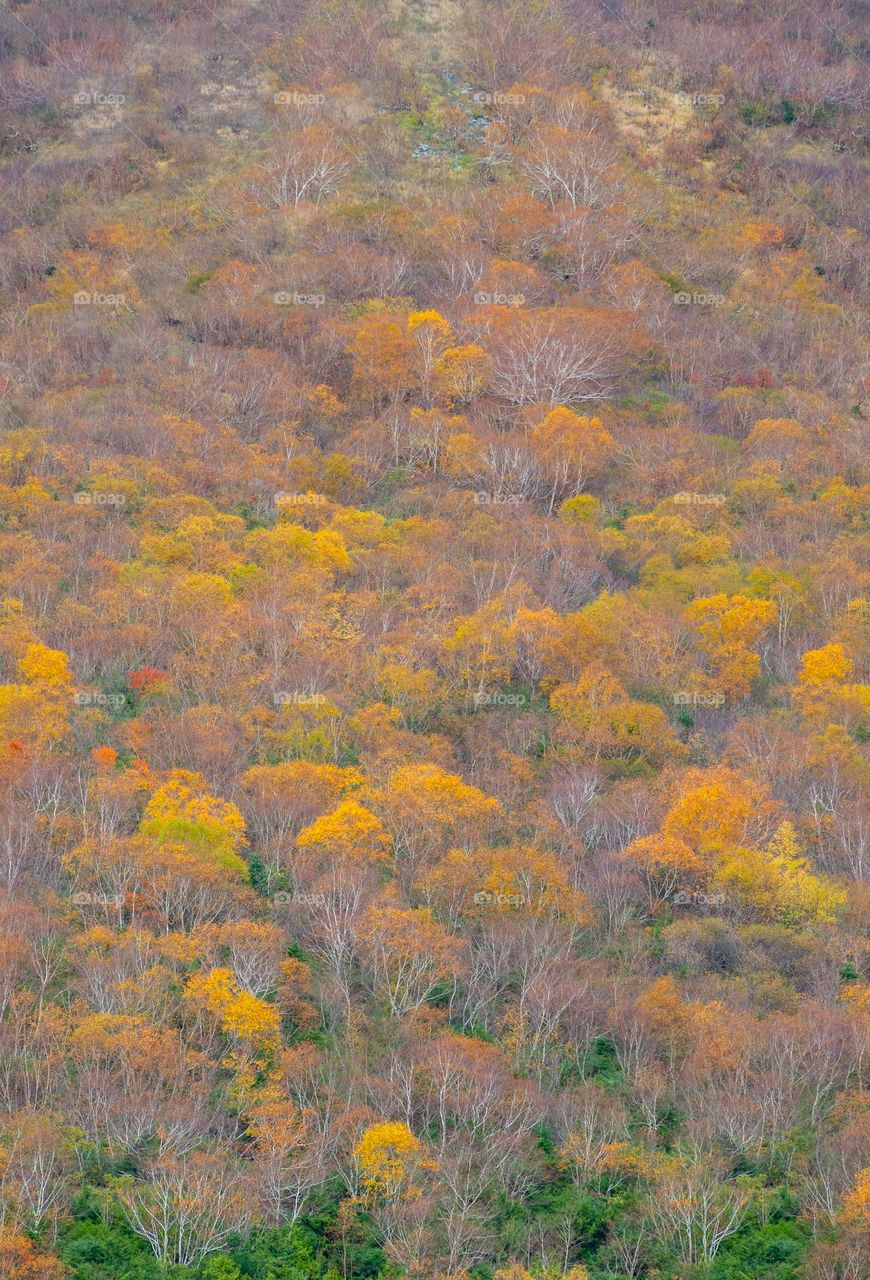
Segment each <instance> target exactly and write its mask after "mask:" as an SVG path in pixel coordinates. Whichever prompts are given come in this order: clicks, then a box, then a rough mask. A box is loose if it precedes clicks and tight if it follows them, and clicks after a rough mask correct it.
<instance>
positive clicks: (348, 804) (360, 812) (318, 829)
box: [296, 799, 391, 862]
mask: <svg viewBox="0 0 870 1280" xmlns="http://www.w3.org/2000/svg"><path fill="white" fill-rule="evenodd" d="M296 843H297V845H298V846H299V848H300V849H307V848H312V847H314V848H317V847H319V848H321V849H322V850H323V851H324V852H325V853H328V854H329V855H330V857H332V858H335V859H343V858H351V859H359V860H361V861H365V860H371V861H374V862H380V861H383V860H385V859H386V857H387V855H388V853H389V849H390V844H391V841H390V837H389V835H388V834H387V832H386V831H385V830H384V828H383V826H382V825H381V823H380V821H379V820H378V819H377V818H376V817H375V815H374V814H373V813H372V812H371V811H370V810H369V809H366V808H365V807H364V806H363V805H361V804H359V803H358V801H356V800H353V799H349V800H342V802H341V804H340V805H339V806H338V808H336V809H333V811H332V812H331V813H327V814H324V815H323V816H322V817H320V818H317V819H316V820H315V821H314V822H312V823H311V824H310V826H307V827H305V829H304V830H303V831H300V832H299V835H298V836H297V838H296Z"/></svg>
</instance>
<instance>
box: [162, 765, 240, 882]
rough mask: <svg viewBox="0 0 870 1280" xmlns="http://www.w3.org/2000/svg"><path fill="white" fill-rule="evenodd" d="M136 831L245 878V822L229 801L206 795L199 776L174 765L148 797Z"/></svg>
mask: <svg viewBox="0 0 870 1280" xmlns="http://www.w3.org/2000/svg"><path fill="white" fill-rule="evenodd" d="M139 830H140V831H141V833H142V835H144V836H148V837H150V838H151V839H152V840H156V841H158V842H159V843H160V845H161V846H167V845H180V846H181V847H182V848H183V849H184V850H185V852H187V853H189V854H193V855H195V856H197V857H199V858H201V859H202V860H203V861H205V862H208V863H211V864H212V865H215V866H218V867H220V868H221V869H222V870H224V871H226V872H228V873H229V874H231V875H233V876H238V877H239V878H240V879H242V880H247V879H248V868H247V866H246V864H245V862H244V860H243V859H242V858H241V857H240V856H239V850H240V849H243V848H245V846H246V845H247V840H246V838H245V820H244V818H243V817H242V815H241V813H240V811H239V810H238V808H237V807H236V806H235V805H234V804H233V803H232V802H231V801H229V800H221V799H219V798H218V797H217V796H213V795H211V793H210V792H209V790H208V786H207V784H206V781H205V779H204V778H203V777H202V775H201V774H198V773H193V772H191V771H190V770H187V769H173V770H172V771H171V772H170V774H169V776H168V778H167V779H166V781H165V782H164V783H163V784H162V785H161V786H159V787H158V788H157V790H156V791H155V792H154V794H153V795H152V797H151V799H150V800H149V801H148V804H147V805H146V807H145V812H144V814H143V815H142V821H141V823H140V825H139Z"/></svg>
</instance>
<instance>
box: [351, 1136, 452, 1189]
mask: <svg viewBox="0 0 870 1280" xmlns="http://www.w3.org/2000/svg"><path fill="white" fill-rule="evenodd" d="M353 1154H354V1157H355V1158H356V1160H357V1163H358V1165H359V1171H360V1179H361V1183H362V1187H363V1190H364V1192H365V1194H366V1196H367V1197H368V1198H370V1199H372V1200H393V1199H397V1198H402V1199H414V1198H415V1196H416V1195H417V1194H418V1189H417V1188H416V1187H415V1185H414V1176H415V1174H416V1173H417V1171H418V1170H420V1169H423V1168H432V1167H433V1165H432V1162H431V1160H427V1158H426V1156H425V1152H424V1148H423V1144H422V1143H421V1142H420V1140H419V1138H417V1137H416V1136H415V1135H414V1134H413V1133H412V1132H411V1130H410V1129H409V1128H408V1126H407V1125H406V1124H403V1123H402V1122H401V1121H400V1120H391V1121H383V1122H381V1123H379V1124H373V1125H370V1126H369V1128H367V1129H366V1130H365V1132H364V1133H363V1135H362V1137H361V1138H360V1139H359V1141H358V1142H357V1144H356V1146H355V1147H354V1149H353Z"/></svg>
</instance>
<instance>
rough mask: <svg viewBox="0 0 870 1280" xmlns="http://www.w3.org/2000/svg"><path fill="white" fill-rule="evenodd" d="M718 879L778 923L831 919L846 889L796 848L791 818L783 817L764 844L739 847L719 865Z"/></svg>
mask: <svg viewBox="0 0 870 1280" xmlns="http://www.w3.org/2000/svg"><path fill="white" fill-rule="evenodd" d="M716 882H717V884H718V885H720V886H721V887H722V889H723V890H724V891H725V892H726V894H727V893H730V894H734V895H735V896H736V897H737V898H738V899H739V900H740V901H742V902H745V903H746V904H747V905H748V906H749V907H750V908H751V910H752V912H753V913H754V914H755V915H758V916H760V917H761V919H763V920H773V921H777V922H778V923H780V924H791V925H793V924H802V923H805V922H806V921H809V920H815V921H828V922H830V921H833V920H835V919H836V918H837V913H838V912H839V911H840V910H841V908H843V907H844V906H845V905H846V892H845V890H843V889H841V888H840V887H839V886H838V885H836V884H834V883H833V882H832V881H830V880H828V879H827V878H826V877H823V876H816V875H813V873H812V869H811V863H810V862H809V860H808V859H807V858H803V857H801V856H800V854H799V852H798V845H797V838H796V836H795V830H794V827H793V826H792V824H791V823H790V822H784V823H783V824H782V826H780V827H779V828H778V830H777V832H776V834H775V835H774V837H773V839H772V840H771V841H770V843H769V844H768V845H767V847H766V848H765V849H738V850H736V851H735V852H734V853H732V854H731V855H729V856H728V857H726V858H725V859H723V860H722V861H721V862H720V864H719V865H718V867H717V869H716Z"/></svg>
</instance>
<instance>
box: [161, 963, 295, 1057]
mask: <svg viewBox="0 0 870 1280" xmlns="http://www.w3.org/2000/svg"><path fill="white" fill-rule="evenodd" d="M184 994H185V998H186V1000H187V1001H188V1002H189V1003H190V1004H191V1005H192V1006H193V1007H195V1008H200V1009H203V1010H205V1011H206V1012H208V1013H209V1014H211V1015H212V1016H213V1017H215V1018H216V1019H217V1020H218V1023H219V1025H220V1028H221V1031H223V1032H224V1033H225V1034H226V1035H228V1036H232V1037H233V1039H235V1040H239V1041H243V1042H246V1043H247V1044H248V1045H250V1046H251V1047H252V1048H254V1049H257V1050H274V1049H276V1048H277V1047H278V1045H279V1043H280V1033H281V1017H280V1014H279V1012H278V1010H277V1009H276V1008H275V1006H274V1005H271V1004H268V1003H267V1002H266V1001H265V1000H261V999H259V997H258V996H252V995H251V994H250V992H248V991H243V990H242V989H241V987H240V986H239V984H238V982H237V981H236V978H235V976H234V974H233V971H232V970H231V969H210V970H209V972H208V973H203V974H195V975H194V976H193V977H192V978H191V979H190V980H189V982H188V983H187V985H186V987H185V989H184Z"/></svg>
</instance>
